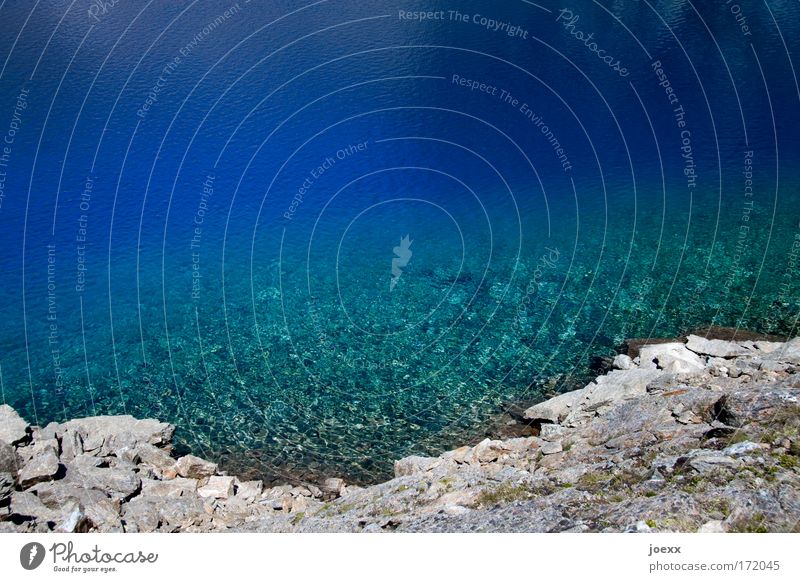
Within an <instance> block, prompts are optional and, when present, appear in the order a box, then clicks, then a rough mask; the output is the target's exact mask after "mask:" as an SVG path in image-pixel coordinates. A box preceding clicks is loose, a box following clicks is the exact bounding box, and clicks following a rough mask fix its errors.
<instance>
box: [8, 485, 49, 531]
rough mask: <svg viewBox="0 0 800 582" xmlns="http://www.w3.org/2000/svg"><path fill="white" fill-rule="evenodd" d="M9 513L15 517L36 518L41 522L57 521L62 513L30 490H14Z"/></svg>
mask: <svg viewBox="0 0 800 582" xmlns="http://www.w3.org/2000/svg"><path fill="white" fill-rule="evenodd" d="M9 515H10V516H11V517H12V518H13V517H16V518H19V519H28V520H36V521H38V522H39V523H48V522H53V523H55V521H57V520H58V519H59V518H60V517H61V514H60V512H59V511H57V510H53V509H50V508H49V507H47V506H46V505H45V504H44V503H42V501H41V500H40V499H39V498H38V497H37V496H36V495H34V494H33V493H31V492H30V491H14V492H13V493H12V494H11V503H10V505H9Z"/></svg>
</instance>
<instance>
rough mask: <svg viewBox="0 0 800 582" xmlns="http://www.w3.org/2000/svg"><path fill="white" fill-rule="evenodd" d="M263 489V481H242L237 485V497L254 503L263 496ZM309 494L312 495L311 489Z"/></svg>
mask: <svg viewBox="0 0 800 582" xmlns="http://www.w3.org/2000/svg"><path fill="white" fill-rule="evenodd" d="M263 489H264V484H263V483H262V482H261V481H241V482H239V483H237V484H236V497H239V498H241V499H244V500H245V501H247V502H251V503H252V502H254V501H255V500H256V499H258V498H259V497H260V496H261V491H262V490H263ZM315 489H316V487H315ZM309 493H312V492H311V490H310V489H309Z"/></svg>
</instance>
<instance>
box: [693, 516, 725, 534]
mask: <svg viewBox="0 0 800 582" xmlns="http://www.w3.org/2000/svg"><path fill="white" fill-rule="evenodd" d="M726 531H727V530H726V529H725V524H724V523H723V522H721V521H719V520H717V519H713V520H711V521H707V522H705V523H704V524H703V525H701V526H700V527H699V528H698V530H697V533H725V532H726Z"/></svg>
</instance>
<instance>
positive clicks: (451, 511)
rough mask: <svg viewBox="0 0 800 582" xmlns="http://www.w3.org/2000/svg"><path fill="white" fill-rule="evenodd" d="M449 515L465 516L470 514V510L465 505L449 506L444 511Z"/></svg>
mask: <svg viewBox="0 0 800 582" xmlns="http://www.w3.org/2000/svg"><path fill="white" fill-rule="evenodd" d="M442 511H443V512H444V513H446V514H447V515H456V516H458V515H464V514H467V513H469V512H470V509H469V508H467V507H464V506H463V505H447V506H445V507H444V509H442Z"/></svg>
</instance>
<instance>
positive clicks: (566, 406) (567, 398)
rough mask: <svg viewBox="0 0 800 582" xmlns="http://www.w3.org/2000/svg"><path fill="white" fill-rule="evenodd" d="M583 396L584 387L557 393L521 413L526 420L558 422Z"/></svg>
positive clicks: (584, 393) (584, 392) (584, 394)
mask: <svg viewBox="0 0 800 582" xmlns="http://www.w3.org/2000/svg"><path fill="white" fill-rule="evenodd" d="M585 396H586V391H585V389H583V390H575V391H573V392H566V393H564V394H559V395H558V396H556V397H554V398H551V399H549V400H546V401H545V402H540V403H539V404H535V405H534V406H531V407H530V408H528V409H527V410H526V411H525V412H524V413H523V416H524V418H525V419H526V420H532V421H534V422H536V421H538V422H552V423H559V422H561V421H562V420H564V419H565V418H566V417H567V415H568V414H569V413H570V412H571V410H572V409H573V407H574V406H575V405H576V404H577V403H578V402H579V401H581V400H583V399H584V398H585Z"/></svg>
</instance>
